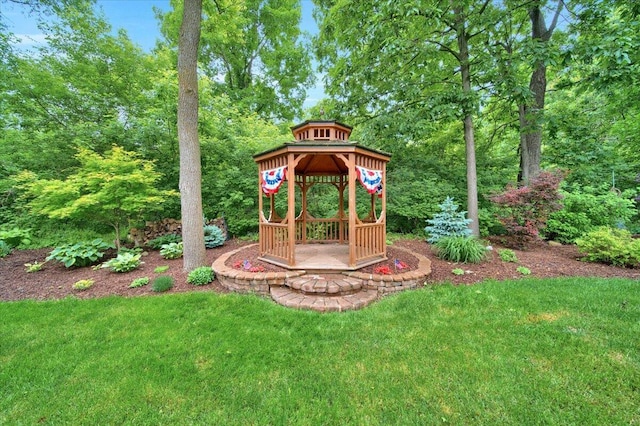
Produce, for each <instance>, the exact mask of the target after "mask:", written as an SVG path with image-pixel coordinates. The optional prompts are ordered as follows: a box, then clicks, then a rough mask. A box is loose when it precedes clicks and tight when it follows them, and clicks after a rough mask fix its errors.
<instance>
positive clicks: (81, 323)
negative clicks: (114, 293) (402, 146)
mask: <svg viewBox="0 0 640 426" xmlns="http://www.w3.org/2000/svg"><path fill="white" fill-rule="evenodd" d="M0 319H1V323H0V424H36V423H42V424H91V425H93V424H125V423H126V424H153V425H156V424H221V425H222V424H224V425H229V424H235V425H249V424H271V425H281V424H308V425H319V424H328V425H337V424H358V425H360V424H371V425H388V424H410V425H411V424H415V425H422V424H441V423H450V424H514V425H523V424H553V425H555V424H576V425H583V424H594V425H595V424H597V425H601V424H625V425H628V424H639V423H640V282H638V281H630V280H603V279H583V278H580V279H561V280H534V279H523V280H520V281H511V282H489V283H485V284H481V285H476V286H469V287H452V286H448V285H443V286H437V287H433V288H425V289H422V290H419V291H412V292H405V293H403V294H400V295H397V296H393V297H388V298H386V299H384V300H383V301H382V302H380V303H377V304H374V305H373V306H371V307H369V308H367V309H364V310H362V311H357V312H349V313H342V314H318V313H314V312H302V311H293V310H288V309H285V308H282V307H279V306H276V305H274V304H273V303H272V302H270V301H268V300H264V299H260V298H257V297H252V296H241V295H234V294H230V295H218V294H207V293H194V294H175V295H163V296H153V297H136V298H130V299H125V298H115V297H114V298H106V299H99V300H83V301H81V300H75V299H65V300H61V301H54V302H30V301H24V302H11V303H0Z"/></svg>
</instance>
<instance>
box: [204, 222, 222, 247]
mask: <svg viewBox="0 0 640 426" xmlns="http://www.w3.org/2000/svg"><path fill="white" fill-rule="evenodd" d="M223 244H224V234H223V232H222V230H221V229H220V228H218V227H217V226H215V225H206V226H205V227H204V246H205V247H206V248H214V247H220V246H221V245H223Z"/></svg>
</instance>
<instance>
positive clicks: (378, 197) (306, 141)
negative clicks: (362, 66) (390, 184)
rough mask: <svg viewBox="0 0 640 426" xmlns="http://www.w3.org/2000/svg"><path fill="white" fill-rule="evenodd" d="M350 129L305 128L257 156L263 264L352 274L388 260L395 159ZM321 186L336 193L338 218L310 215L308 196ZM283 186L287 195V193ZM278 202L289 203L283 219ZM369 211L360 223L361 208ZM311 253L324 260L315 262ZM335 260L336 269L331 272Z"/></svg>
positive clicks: (329, 124)
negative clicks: (389, 189)
mask: <svg viewBox="0 0 640 426" xmlns="http://www.w3.org/2000/svg"><path fill="white" fill-rule="evenodd" d="M351 130H352V128H351V127H350V126H347V125H345V124H342V123H339V122H337V121H305V122H304V123H301V124H298V125H296V126H293V127H292V128H291V131H292V133H293V136H294V139H295V140H294V141H292V142H288V143H285V144H284V145H281V146H279V147H276V148H274V149H271V150H269V151H265V152H262V153H259V154H256V155H254V160H255V161H256V163H257V164H258V175H259V194H260V195H259V203H258V204H259V209H260V214H259V220H260V222H259V240H260V257H261V259H263V260H265V261H268V262H271V263H274V264H277V265H281V266H285V267H287V268H290V269H325V270H327V269H335V270H340V269H345V270H353V269H358V268H360V267H363V266H366V265H370V264H373V263H377V262H380V261H382V260H386V164H387V163H388V162H389V159H390V155H389V154H386V153H384V152H380V151H376V150H373V149H370V148H367V147H364V146H362V145H359V144H358V143H356V142H353V141H350V140H349V136H350V135H351ZM316 185H330V186H333V187H334V188H335V189H336V190H337V195H338V196H337V201H336V204H337V205H336V206H335V210H336V211H337V213H336V214H335V215H334V216H332V217H314V216H313V215H312V214H311V213H310V211H309V209H308V201H309V200H308V198H309V197H310V196H311V197H312V196H313V194H310V192H309V190H310V189H311V188H312V187H313V186H316ZM281 186H282V188H286V191H282V192H280V191H279V190H280V188H281ZM345 193H346V194H345ZM276 197H285V198H286V208H287V210H286V214H283V215H278V213H277V212H276V204H279V205H283V203H281V202H280V201H279V202H278V203H276ZM357 197H358V198H360V199H357ZM265 200H266V201H267V202H268V205H267V204H265ZM363 204H364V205H366V206H368V207H369V209H368V210H369V213H368V214H367V215H366V216H364V217H359V216H358V214H357V210H358V209H357V206H358V205H359V206H360V207H361V208H360V210H362V205H363ZM267 206H268V210H267V209H266V207H267ZM311 248H313V249H314V250H315V251H313V250H312V251H313V253H320V257H317V258H316V262H315V263H314V261H313V259H312V257H313V256H311V255H309V253H310V249H311ZM329 258H331V259H332V260H336V262H337V264H336V263H334V264H332V265H326V264H327V263H330V262H328V260H327V259H329ZM323 266H324V267H323Z"/></svg>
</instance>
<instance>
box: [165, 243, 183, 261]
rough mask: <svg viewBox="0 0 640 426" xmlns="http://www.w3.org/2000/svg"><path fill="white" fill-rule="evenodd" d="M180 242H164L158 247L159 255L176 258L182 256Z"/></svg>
mask: <svg viewBox="0 0 640 426" xmlns="http://www.w3.org/2000/svg"><path fill="white" fill-rule="evenodd" d="M182 250H183V247H182V242H179V243H169V244H164V245H163V246H162V248H161V249H160V255H161V256H162V257H164V258H165V259H178V258H180V257H182Z"/></svg>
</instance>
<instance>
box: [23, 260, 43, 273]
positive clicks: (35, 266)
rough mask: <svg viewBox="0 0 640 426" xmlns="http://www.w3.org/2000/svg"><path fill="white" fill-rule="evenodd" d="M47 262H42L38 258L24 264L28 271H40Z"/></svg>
mask: <svg viewBox="0 0 640 426" xmlns="http://www.w3.org/2000/svg"><path fill="white" fill-rule="evenodd" d="M45 263H46V262H42V263H41V262H38V261H37V260H36V261H34V262H33V263H25V264H24V266H25V268H26V271H27V272H38V271H41V270H42V267H43V266H44V264H45Z"/></svg>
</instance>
